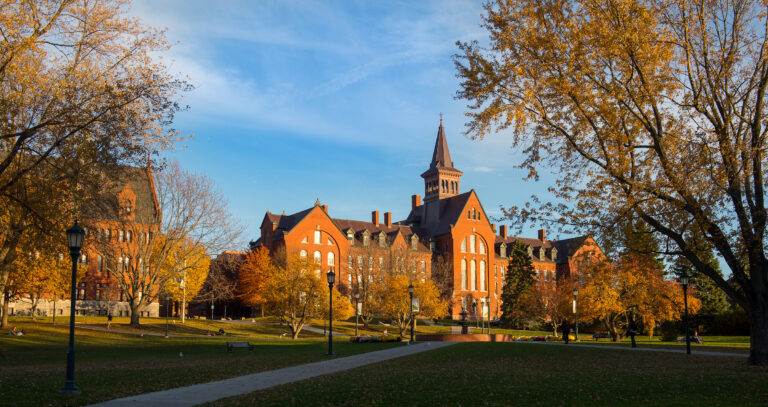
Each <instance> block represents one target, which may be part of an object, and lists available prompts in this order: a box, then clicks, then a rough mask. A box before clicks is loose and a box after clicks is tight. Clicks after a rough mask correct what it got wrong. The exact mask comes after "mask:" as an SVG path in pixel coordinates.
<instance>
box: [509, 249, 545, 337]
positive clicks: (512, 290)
mask: <svg viewBox="0 0 768 407" xmlns="http://www.w3.org/2000/svg"><path fill="white" fill-rule="evenodd" d="M535 274H536V272H535V271H534V269H533V264H532V263H531V256H529V255H528V248H527V247H526V246H525V245H524V244H523V243H522V242H519V241H516V242H515V244H514V245H512V248H511V250H510V251H509V265H508V266H507V275H506V277H505V279H504V288H503V291H502V293H501V301H502V304H501V310H502V317H501V318H502V319H503V320H505V321H507V322H511V323H513V324H516V323H518V322H519V320H520V315H521V313H522V311H523V310H522V309H520V308H521V307H520V305H521V301H520V299H521V297H522V295H523V294H524V293H525V292H527V291H528V290H529V289H530V288H531V286H533V283H534V281H535V279H534V275H535Z"/></svg>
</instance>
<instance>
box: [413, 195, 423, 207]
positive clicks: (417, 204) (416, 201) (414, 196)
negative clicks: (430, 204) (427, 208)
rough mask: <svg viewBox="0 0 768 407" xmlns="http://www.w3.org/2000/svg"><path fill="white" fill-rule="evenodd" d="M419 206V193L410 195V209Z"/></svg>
mask: <svg viewBox="0 0 768 407" xmlns="http://www.w3.org/2000/svg"><path fill="white" fill-rule="evenodd" d="M419 206H421V195H411V210H414V209H416V208H418V207H419Z"/></svg>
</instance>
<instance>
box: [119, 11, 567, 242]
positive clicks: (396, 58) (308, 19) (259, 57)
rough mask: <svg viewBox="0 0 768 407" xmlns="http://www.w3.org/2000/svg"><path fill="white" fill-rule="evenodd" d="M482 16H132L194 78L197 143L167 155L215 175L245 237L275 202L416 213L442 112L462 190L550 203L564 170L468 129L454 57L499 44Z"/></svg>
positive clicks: (190, 113) (495, 208)
mask: <svg viewBox="0 0 768 407" xmlns="http://www.w3.org/2000/svg"><path fill="white" fill-rule="evenodd" d="M482 12H483V9H482V4H481V2H473V1H449V0H440V1H418V2H411V1H386V2H378V1H322V2H321V1H316V2H309V1H307V2H304V1H258V2H253V1H221V2H209V1H200V0H184V1H181V0H179V1H172V0H163V1H157V0H141V1H137V0H134V2H133V4H132V6H131V8H130V11H129V13H130V14H131V15H133V16H137V17H139V18H140V19H141V21H142V22H143V23H144V24H146V25H150V26H153V27H158V28H165V29H166V30H167V31H166V35H167V37H168V39H169V41H170V42H171V43H172V44H173V47H172V48H171V50H170V51H169V52H168V53H167V54H165V55H164V56H163V59H164V61H165V63H166V64H167V66H168V69H169V70H170V72H173V73H178V74H180V75H183V76H187V77H188V79H189V81H190V83H191V84H192V85H194V86H195V89H194V90H193V91H191V92H188V93H186V94H185V95H184V98H183V99H182V102H183V103H184V104H186V105H188V106H189V109H188V110H187V111H185V112H182V113H180V114H179V115H178V116H177V117H176V121H175V123H174V127H175V128H177V129H178V130H180V131H181V133H182V134H184V135H191V136H192V139H190V140H188V141H187V142H185V143H183V145H180V146H178V148H177V149H176V150H175V151H172V152H168V153H166V154H165V157H168V158H171V159H175V160H178V161H179V162H180V163H181V165H182V166H183V167H185V168H187V169H189V170H193V171H195V172H199V173H202V174H205V175H207V176H209V177H210V178H212V179H213V180H214V182H215V183H216V185H217V186H218V187H219V188H220V189H221V191H222V192H223V194H224V196H226V197H227V199H228V201H229V208H230V211H231V212H232V213H233V215H234V216H236V217H238V218H239V219H240V221H241V222H243V223H244V224H245V225H246V226H247V230H246V234H245V236H244V241H245V242H247V241H248V240H256V239H257V238H259V234H260V233H259V225H260V223H261V221H262V219H263V217H264V214H265V213H266V211H267V210H270V211H271V212H273V213H282V212H283V211H285V212H286V213H287V214H291V213H294V212H297V211H300V210H303V209H306V208H309V207H311V206H312V205H313V204H314V202H315V200H316V199H319V200H320V202H322V203H323V204H327V205H328V211H329V213H330V215H331V216H332V217H336V218H344V219H356V220H369V219H370V217H371V211H373V210H378V211H379V212H380V213H384V212H392V214H393V219H394V220H400V219H404V218H405V217H406V216H407V215H408V212H409V211H410V206H411V195H412V194H419V195H423V190H424V184H423V179H422V178H421V177H420V174H421V173H422V172H424V171H425V170H426V169H427V167H428V166H429V162H430V161H431V158H432V151H433V149H434V143H435V137H436V135H437V129H438V125H439V121H440V113H442V114H443V115H444V116H443V117H444V119H443V123H444V126H445V131H446V135H447V138H448V145H449V147H450V152H451V158H452V159H453V162H454V166H455V167H456V168H458V169H460V170H461V171H463V172H464V176H463V177H462V179H461V190H462V192H466V191H468V190H469V189H474V190H475V191H476V192H477V193H478V196H479V197H480V200H481V202H482V204H483V207H484V208H485V210H486V212H487V214H488V215H489V216H490V217H491V218H492V222H495V223H501V222H500V221H499V220H498V219H496V218H498V217H500V216H501V214H502V213H501V210H500V206H505V207H507V206H510V205H522V204H524V203H525V201H526V200H528V199H529V197H530V196H531V195H532V194H538V195H540V196H545V197H546V192H545V190H546V188H547V187H548V186H549V184H548V183H547V180H550V182H551V177H547V176H545V177H542V178H541V180H540V181H539V182H533V181H524V180H523V178H524V177H525V175H526V173H525V171H523V170H520V169H518V168H516V165H518V164H519V163H520V162H521V161H522V159H523V157H522V155H521V154H520V153H519V151H516V150H514V149H512V148H511V147H510V146H511V138H510V136H509V134H494V135H491V136H489V137H486V138H485V139H483V140H472V139H470V138H469V137H468V136H466V135H465V131H466V128H465V122H466V116H465V113H466V112H467V111H468V109H467V107H466V104H467V103H466V101H464V100H457V99H455V95H456V91H457V90H458V89H459V80H458V79H457V78H456V69H455V67H454V63H453V60H452V55H453V54H455V53H456V52H457V46H456V41H462V42H466V41H473V40H477V41H479V42H480V43H481V44H483V43H487V41H488V40H487V38H488V35H487V33H486V32H485V31H484V29H483V28H482V26H481V23H482V19H481V15H482ZM505 223H506V222H505ZM523 231H524V232H523V235H526V236H531V237H535V236H536V233H535V228H530V227H529V228H524V229H523ZM548 237H549V236H548ZM552 237H555V236H552ZM561 237H565V236H561Z"/></svg>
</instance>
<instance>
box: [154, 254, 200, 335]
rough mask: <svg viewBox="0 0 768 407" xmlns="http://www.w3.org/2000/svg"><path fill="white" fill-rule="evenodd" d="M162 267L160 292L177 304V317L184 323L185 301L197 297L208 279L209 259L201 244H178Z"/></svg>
mask: <svg viewBox="0 0 768 407" xmlns="http://www.w3.org/2000/svg"><path fill="white" fill-rule="evenodd" d="M162 267H163V269H162V270H161V271H160V274H161V275H163V277H162V280H163V281H164V284H163V288H162V291H163V293H164V294H165V295H168V296H169V297H170V300H171V301H176V302H178V303H179V315H180V318H181V323H184V321H185V318H186V310H187V301H188V300H189V299H192V298H194V297H195V296H197V294H198V293H199V292H200V290H201V289H202V288H203V284H204V283H205V280H206V278H207V277H208V272H209V270H210V268H211V261H210V257H209V256H208V253H206V251H205V248H204V247H203V245H202V244H200V243H197V244H195V243H193V242H191V241H186V242H180V243H179V244H178V245H177V246H176V247H175V248H173V250H172V251H171V253H169V256H168V258H167V260H166V261H165V262H164V263H162Z"/></svg>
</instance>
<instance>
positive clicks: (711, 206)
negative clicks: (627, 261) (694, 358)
mask: <svg viewBox="0 0 768 407" xmlns="http://www.w3.org/2000/svg"><path fill="white" fill-rule="evenodd" d="M484 22H485V24H484V27H485V28H486V29H487V30H488V32H489V33H490V43H489V45H488V47H482V46H481V45H479V44H477V43H461V44H459V50H460V54H459V55H457V57H456V67H457V69H458V76H459V77H460V78H461V85H460V86H461V87H460V90H459V92H458V97H459V98H463V99H465V100H467V101H469V103H470V104H469V108H470V109H471V111H470V112H469V113H468V115H469V118H470V122H469V124H468V133H470V134H471V135H472V136H473V137H480V138H481V137H483V136H485V135H486V134H489V133H490V132H491V131H493V130H494V129H502V130H503V129H507V128H511V129H512V130H513V135H512V137H513V139H512V140H513V144H514V145H515V146H519V147H521V148H523V149H524V151H525V152H526V153H527V158H526V160H525V161H524V162H523V163H522V166H523V167H525V168H528V170H529V175H530V176H531V177H533V178H535V177H536V176H537V172H536V171H537V168H538V167H539V166H540V165H541V164H542V163H548V164H549V165H551V166H553V167H555V168H558V169H559V172H560V174H559V176H558V177H557V180H558V181H557V183H558V184H557V187H553V188H552V190H553V191H554V192H555V194H556V195H557V197H559V198H562V199H564V201H563V202H569V203H573V206H568V205H567V204H562V205H555V204H545V205H544V206H543V207H541V208H538V210H537V211H535V212H533V213H532V212H530V211H527V210H525V209H522V210H520V209H518V210H513V211H512V213H511V214H512V215H515V217H518V216H517V215H523V217H528V218H529V219H530V216H528V215H533V216H535V217H537V218H539V219H541V220H542V221H543V220H547V219H549V220H560V219H562V220H565V221H568V222H572V223H574V224H577V225H583V226H588V227H591V228H599V227H600V225H601V224H602V223H603V222H602V220H603V219H604V218H605V217H607V216H611V214H616V213H626V214H632V215H633V216H636V217H638V218H639V219H642V220H643V221H644V222H645V223H647V224H648V225H649V226H650V227H651V229H652V230H653V231H654V232H657V233H659V234H661V235H662V236H664V237H665V238H666V239H667V240H668V242H669V246H668V248H667V246H666V243H665V245H664V247H665V248H664V251H665V252H666V254H670V255H681V256H684V257H685V258H686V259H688V260H689V261H690V262H691V264H692V265H693V266H694V267H695V268H696V269H697V270H698V271H700V272H701V273H702V274H703V275H706V276H707V277H708V278H710V279H712V280H713V281H714V282H715V283H716V284H717V286H718V287H719V288H720V289H721V290H723V291H724V292H725V293H726V294H727V295H728V296H729V297H730V298H731V299H732V301H734V302H735V303H736V304H738V305H739V306H741V307H742V308H743V309H744V310H745V311H746V312H747V314H748V315H749V319H750V324H751V325H750V327H751V342H750V345H751V346H750V358H749V361H750V363H752V364H759V365H766V364H768V284H766V281H768V259H767V258H766V255H765V250H764V248H765V246H766V242H765V239H766V236H765V234H766V222H767V221H768V212H766V206H765V198H764V197H765V190H764V188H765V183H766V181H765V179H764V166H765V164H766V158H765V148H766V142H767V141H768V138H766V129H767V126H765V124H764V123H765V119H766V117H765V104H766V103H765V102H766V88H767V87H768V61H767V60H766V57H765V55H766V53H765V50H766V46H768V42H767V41H768V32H767V31H766V30H765V26H766V23H768V13H766V12H765V3H764V2H762V1H757V0H739V1H724V0H715V1H706V2H700V1H693V0H610V1H609V0H601V1H589V2H584V1H578V0H565V1H557V2H549V1H548V2H541V1H538V0H521V1H514V2H508V1H504V0H497V1H494V2H492V3H491V4H488V5H487V6H486V13H485V16H484ZM695 233H699V234H700V235H701V236H702V238H703V239H705V240H706V242H707V243H708V244H709V245H710V246H711V247H713V248H714V249H715V250H716V251H717V253H718V255H719V256H722V258H723V260H724V261H725V263H726V264H727V266H728V268H729V270H730V273H729V274H730V275H732V276H733V285H731V284H729V283H728V281H726V280H725V278H724V277H723V276H721V275H720V274H718V273H717V270H715V269H713V268H712V266H711V265H709V264H708V263H707V262H706V261H705V260H704V259H702V257H701V255H700V253H699V252H697V250H695V247H694V245H692V239H693V236H694V234H695Z"/></svg>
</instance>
